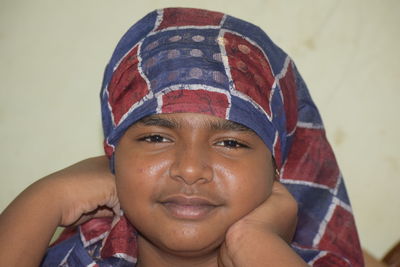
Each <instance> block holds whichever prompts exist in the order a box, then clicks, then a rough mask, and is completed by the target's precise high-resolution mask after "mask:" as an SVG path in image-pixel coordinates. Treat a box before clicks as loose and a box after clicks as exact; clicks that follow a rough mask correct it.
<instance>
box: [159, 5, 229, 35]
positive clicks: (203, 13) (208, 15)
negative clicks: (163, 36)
mask: <svg viewBox="0 0 400 267" xmlns="http://www.w3.org/2000/svg"><path fill="white" fill-rule="evenodd" d="M223 16H224V14H222V13H219V12H212V11H208V10H201V9H195V8H179V9H176V8H165V9H164V16H163V20H162V22H161V23H160V25H159V26H158V28H157V30H162V29H165V28H168V27H176V26H208V25H211V26H218V25H219V24H220V23H221V20H222V17H223Z"/></svg>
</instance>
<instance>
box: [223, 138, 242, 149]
mask: <svg viewBox="0 0 400 267" xmlns="http://www.w3.org/2000/svg"><path fill="white" fill-rule="evenodd" d="M216 145H217V146H223V147H226V148H230V149H237V148H249V147H248V146H247V145H245V144H243V143H240V142H238V141H236V140H230V139H228V140H222V141H219V142H217V143H216Z"/></svg>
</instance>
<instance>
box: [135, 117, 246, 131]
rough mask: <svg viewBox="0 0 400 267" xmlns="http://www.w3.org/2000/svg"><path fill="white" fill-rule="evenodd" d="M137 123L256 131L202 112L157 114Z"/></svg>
mask: <svg viewBox="0 0 400 267" xmlns="http://www.w3.org/2000/svg"><path fill="white" fill-rule="evenodd" d="M135 125H144V126H160V127H166V128H209V129H210V130H232V131H245V132H252V133H254V132H253V131H252V130H251V129H250V128H248V127H246V126H244V125H242V124H240V123H236V122H233V121H230V120H226V119H222V118H219V117H216V116H211V115H206V114H201V113H172V114H155V115H150V116H146V117H144V118H142V119H141V120H139V121H138V122H136V123H135Z"/></svg>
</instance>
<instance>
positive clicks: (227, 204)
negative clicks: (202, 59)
mask: <svg viewBox="0 0 400 267" xmlns="http://www.w3.org/2000/svg"><path fill="white" fill-rule="evenodd" d="M226 122H227V121H225V120H223V119H219V118H216V117H212V116H208V115H202V114H170V115H160V116H158V117H157V118H156V119H154V117H153V118H152V119H150V120H147V121H146V120H143V121H142V122H140V123H136V124H134V125H133V126H131V128H130V129H128V131H127V132H126V133H125V135H124V136H123V137H122V138H121V140H120V143H119V145H118V147H117V150H116V154H115V156H116V166H115V167H116V178H115V177H114V176H113V175H111V174H110V173H109V171H108V169H107V160H106V159H105V158H104V157H97V158H92V159H88V160H85V161H82V162H79V163H77V164H75V165H73V166H70V167H68V168H66V169H64V170H61V171H59V172H57V173H54V174H51V175H49V176H48V177H45V178H43V179H41V180H39V181H38V182H36V183H34V184H33V185H31V186H30V187H28V188H27V189H26V190H25V191H24V192H22V193H21V194H20V196H18V197H17V198H16V200H14V201H13V202H12V203H11V204H10V206H9V207H8V208H7V209H6V210H5V211H4V212H3V213H2V214H1V216H0V258H1V259H2V264H5V266H37V265H39V263H40V261H41V259H42V257H43V255H44V253H45V250H46V247H47V245H48V243H49V240H50V238H51V236H52V234H53V233H54V231H55V229H56V227H57V226H58V225H64V226H65V225H76V224H80V223H82V222H84V221H86V220H88V219H90V218H93V217H101V216H112V215H113V214H114V213H115V212H118V210H119V206H120V205H121V207H122V208H123V210H124V212H125V214H126V216H127V217H128V219H129V220H130V221H131V222H132V223H133V224H134V225H135V227H136V228H137V229H138V230H139V232H140V235H139V239H138V249H139V259H138V262H139V266H140V267H146V266H204V267H206V266H225V267H233V266H235V267H238V266H266V265H267V266H268V265H269V266H307V265H306V264H305V263H304V262H303V261H302V260H301V259H300V258H299V257H298V256H297V254H296V253H294V252H293V251H292V249H291V248H290V246H289V245H288V242H290V240H291V238H292V235H293V231H294V229H295V224H296V214H297V205H296V202H295V201H294V199H293V197H292V196H291V195H290V194H289V192H288V191H287V190H286V189H285V188H284V187H283V186H282V185H281V184H280V183H278V182H276V181H274V177H273V168H272V161H271V155H270V152H269V151H268V149H267V148H266V146H265V145H264V144H263V142H262V141H261V139H260V138H259V137H258V136H257V135H256V134H254V133H253V132H252V131H249V130H248V129H243V127H238V126H237V125H236V126H235V125H232V124H231V123H226ZM171 196H172V197H173V198H174V197H176V196H179V197H180V198H178V199H180V200H181V199H182V198H184V199H188V198H189V199H193V198H201V199H202V200H201V201H203V202H204V201H208V202H207V203H209V205H208V206H211V207H207V208H205V210H206V211H204V210H203V209H202V208H198V207H196V205H197V204H193V203H191V204H190V205H192V207H189V208H188V209H187V207H186V208H185V207H184V208H182V206H179V205H180V204H181V203H180V204H179V205H178V208H177V207H176V206H173V208H171V207H170V206H169V205H170V204H166V203H168V199H171ZM175 200H176V198H175ZM203 202H202V203H203ZM175 204H176V203H175ZM203 204H204V203H203ZM190 205H189V206H190ZM193 206H195V207H193ZM206 206H207V205H206ZM188 210H189V214H192V213H190V212H194V214H195V216H191V215H190V216H187V215H188V213H187V211H188ZM199 210H200V212H199ZM182 211H183V212H182ZM177 214H178V215H177ZM182 214H183V216H182ZM199 214H200V216H199ZM192 215H193V214H192ZM26 222H29V224H27V223H26ZM160 226H162V227H160ZM10 240H12V242H10ZM32 242H34V243H35V246H33V247H32V246H31V244H32Z"/></svg>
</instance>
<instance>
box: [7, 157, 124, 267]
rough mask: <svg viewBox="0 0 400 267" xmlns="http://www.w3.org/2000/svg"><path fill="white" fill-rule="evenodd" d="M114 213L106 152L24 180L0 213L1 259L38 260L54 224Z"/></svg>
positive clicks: (19, 263)
mask: <svg viewBox="0 0 400 267" xmlns="http://www.w3.org/2000/svg"><path fill="white" fill-rule="evenodd" d="M114 213H116V214H118V213H119V201H118V198H117V193H116V189H115V182H114V176H113V175H112V174H111V173H110V172H109V170H108V160H107V159H106V157H97V158H91V159H87V160H84V161H81V162H79V163H77V164H75V165H72V166H70V167H68V168H65V169H63V170H61V171H59V172H56V173H53V174H51V175H49V176H47V177H45V178H43V179H40V180H39V181H37V182H35V183H34V184H32V185H31V186H29V187H28V188H27V189H26V190H25V191H24V192H22V193H21V194H20V195H19V196H18V197H17V198H16V199H15V200H14V201H13V202H12V203H11V204H10V205H9V206H8V207H7V208H6V209H5V210H4V211H3V213H2V214H1V216H0V259H1V263H2V265H4V266H19V267H22V266H38V265H39V264H40V261H41V260H42V258H43V255H44V254H45V252H46V249H47V247H48V244H49V242H50V239H51V237H52V235H53V234H54V231H55V229H56V228H57V226H60V225H61V226H68V225H76V224H80V223H83V222H84V221H86V220H89V219H90V218H93V217H102V216H112V215H113V214H114ZM32 242H34V243H35V245H34V246H32Z"/></svg>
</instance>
